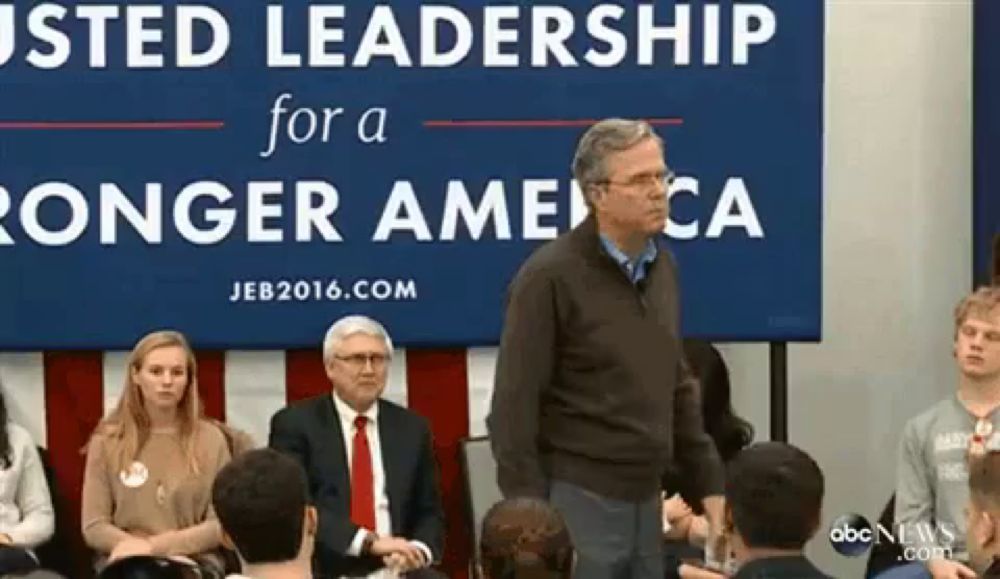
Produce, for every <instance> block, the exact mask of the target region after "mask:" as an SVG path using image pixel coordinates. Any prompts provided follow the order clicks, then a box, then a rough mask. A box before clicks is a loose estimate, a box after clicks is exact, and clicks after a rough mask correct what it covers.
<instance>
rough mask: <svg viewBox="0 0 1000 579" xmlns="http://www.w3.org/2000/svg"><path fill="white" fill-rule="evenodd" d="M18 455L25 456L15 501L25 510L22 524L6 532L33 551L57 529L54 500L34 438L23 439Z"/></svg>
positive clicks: (21, 545) (19, 508) (22, 457)
mask: <svg viewBox="0 0 1000 579" xmlns="http://www.w3.org/2000/svg"><path fill="white" fill-rule="evenodd" d="M19 444H20V446H21V448H19V449H18V454H19V455H20V457H21V460H22V463H21V478H20V480H19V481H18V485H17V493H16V495H15V499H14V500H15V502H16V504H17V508H18V510H20V511H21V521H20V522H19V523H18V524H16V525H14V526H13V527H11V528H9V529H8V530H7V531H6V533H7V535H8V536H9V537H10V538H11V541H13V543H14V544H15V545H17V546H19V547H25V548H28V549H32V548H34V547H37V546H38V545H41V544H42V543H44V542H45V541H47V540H49V538H50V537H51V536H52V533H53V531H54V529H55V515H54V514H53V511H52V497H51V496H50V495H49V485H48V483H47V482H46V480H45V469H44V468H43V467H42V460H41V458H40V457H39V456H38V450H37V449H36V448H35V444H34V442H32V441H31V438H30V437H27V438H24V437H21V438H20V443H19Z"/></svg>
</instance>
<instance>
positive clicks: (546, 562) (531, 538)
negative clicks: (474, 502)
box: [479, 497, 576, 579]
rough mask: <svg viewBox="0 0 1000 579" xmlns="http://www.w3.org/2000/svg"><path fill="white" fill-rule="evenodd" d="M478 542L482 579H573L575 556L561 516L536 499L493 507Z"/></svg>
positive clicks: (510, 500)
mask: <svg viewBox="0 0 1000 579" xmlns="http://www.w3.org/2000/svg"><path fill="white" fill-rule="evenodd" d="M481 535H482V538H481V539H480V541H479V565H480V573H479V575H480V577H483V579H519V578H523V577H531V578H532V579H570V578H571V577H572V576H573V566H574V565H573V564H574V561H575V559H576V552H575V551H574V549H573V542H572V541H571V540H570V536H569V529H568V528H567V527H566V521H564V520H563V518H562V515H560V514H559V511H557V510H556V509H555V507H553V506H552V505H550V504H549V503H547V502H545V501H543V500H541V499H537V498H529V497H524V498H516V499H507V500H504V501H500V502H499V503H497V504H495V505H493V507H491V508H490V510H489V511H488V512H487V513H486V516H485V517H483V531H482V533H481Z"/></svg>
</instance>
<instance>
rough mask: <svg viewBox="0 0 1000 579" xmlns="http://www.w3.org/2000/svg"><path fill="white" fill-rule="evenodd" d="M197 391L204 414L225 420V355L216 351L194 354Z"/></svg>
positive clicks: (200, 351) (201, 351)
mask: <svg viewBox="0 0 1000 579" xmlns="http://www.w3.org/2000/svg"><path fill="white" fill-rule="evenodd" d="M196 356H197V357H198V391H199V393H200V394H201V401H202V402H204V403H205V414H206V415H208V416H209V417H211V418H215V419H216V420H222V421H223V422H224V421H225V420H226V354H225V352H220V351H217V350H213V351H204V350H199V351H198V352H196Z"/></svg>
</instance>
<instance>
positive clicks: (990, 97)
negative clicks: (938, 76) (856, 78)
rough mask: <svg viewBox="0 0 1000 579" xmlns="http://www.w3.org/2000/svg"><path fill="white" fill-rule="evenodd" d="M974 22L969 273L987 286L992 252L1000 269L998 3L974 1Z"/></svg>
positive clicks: (991, 268)
mask: <svg viewBox="0 0 1000 579" xmlns="http://www.w3.org/2000/svg"><path fill="white" fill-rule="evenodd" d="M974 22H975V42H974V44H975V56H974V71H975V72H974V81H973V83H974V85H975V97H974V104H973V107H974V113H973V114H974V118H975V122H974V123H973V124H972V125H973V127H974V131H975V170H974V177H973V178H974V181H975V188H974V195H975V200H974V202H973V211H972V222H973V264H974V265H973V270H974V275H975V277H976V280H977V282H979V283H986V282H987V281H988V280H989V276H990V274H991V272H992V271H993V268H994V267H996V268H997V271H1000V265H998V266H994V265H993V264H992V263H991V254H992V252H993V251H996V252H997V255H996V256H993V257H992V259H996V260H998V261H997V263H998V264H1000V163H997V160H998V159H1000V4H998V3H997V2H989V1H988V0H987V1H983V0H977V2H976V5H975V19H974ZM994 244H996V245H994ZM993 247H996V249H995V250H994V249H992V248H993Z"/></svg>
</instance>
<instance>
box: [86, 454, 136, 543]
mask: <svg viewBox="0 0 1000 579" xmlns="http://www.w3.org/2000/svg"><path fill="white" fill-rule="evenodd" d="M103 440H104V437H103V436H101V435H94V436H93V437H91V439H90V444H89V446H88V447H87V464H86V467H85V469H84V473H83V497H82V498H83V500H82V503H83V504H82V509H81V510H82V512H81V515H80V522H81V526H82V530H83V539H84V541H85V542H86V543H87V546H89V547H90V548H92V549H94V550H96V551H97V552H99V553H102V554H105V555H107V554H110V553H111V551H113V550H114V548H115V545H117V544H118V543H119V542H120V541H122V540H123V539H127V538H129V537H130V536H131V535H129V534H128V533H126V532H125V531H124V530H122V529H119V528H118V527H116V526H115V525H114V524H112V522H111V521H112V514H113V513H114V496H113V495H112V493H111V480H110V479H109V475H108V463H107V457H106V456H105V449H104V444H103Z"/></svg>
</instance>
